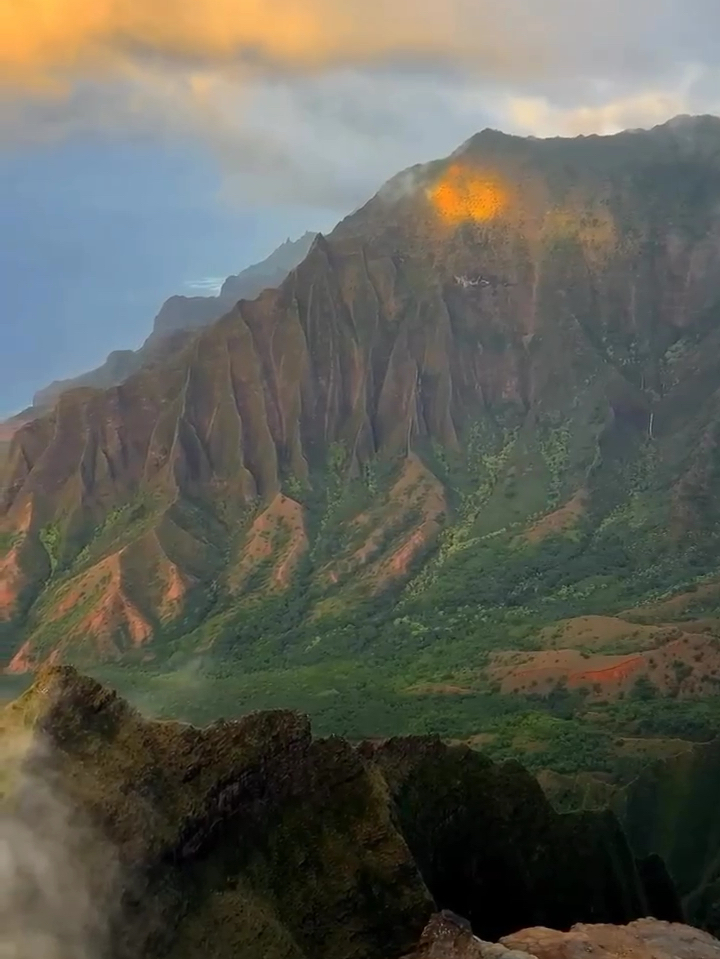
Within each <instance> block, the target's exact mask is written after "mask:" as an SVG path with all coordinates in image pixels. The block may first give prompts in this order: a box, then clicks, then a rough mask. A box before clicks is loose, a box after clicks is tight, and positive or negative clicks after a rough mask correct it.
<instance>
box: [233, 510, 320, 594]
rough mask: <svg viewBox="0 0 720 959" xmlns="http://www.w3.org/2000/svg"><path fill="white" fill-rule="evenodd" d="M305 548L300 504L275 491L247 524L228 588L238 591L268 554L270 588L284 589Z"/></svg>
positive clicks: (303, 521)
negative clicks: (271, 559)
mask: <svg viewBox="0 0 720 959" xmlns="http://www.w3.org/2000/svg"><path fill="white" fill-rule="evenodd" d="M307 548H308V538H307V533H306V532H305V519H304V511H303V508H302V506H301V505H300V503H298V502H297V501H296V500H294V499H290V498H289V497H288V496H284V495H283V494H282V493H278V495H277V496H276V497H275V498H274V499H273V501H272V502H271V503H270V505H269V506H268V507H267V509H266V510H264V511H263V512H262V513H261V514H260V515H259V516H258V517H256V519H255V521H254V522H253V524H252V526H251V527H250V529H249V531H248V533H247V536H246V537H245V540H244V543H243V546H242V549H241V552H240V557H239V560H238V562H237V564H236V566H235V568H234V570H233V571H232V572H231V574H230V577H229V585H230V589H231V590H232V591H233V592H236V593H238V592H241V591H242V588H243V586H244V585H245V583H246V582H247V580H248V578H249V577H250V575H251V573H252V572H253V571H254V570H255V569H256V568H257V566H258V565H259V564H260V563H261V562H262V561H263V560H265V559H268V558H271V557H272V558H273V559H274V565H273V569H272V574H271V583H272V588H274V589H285V588H287V586H289V584H290V581H291V579H292V574H293V573H294V571H295V569H296V567H297V564H298V562H299V561H300V559H301V557H302V555H303V553H304V552H305V551H306V550H307Z"/></svg>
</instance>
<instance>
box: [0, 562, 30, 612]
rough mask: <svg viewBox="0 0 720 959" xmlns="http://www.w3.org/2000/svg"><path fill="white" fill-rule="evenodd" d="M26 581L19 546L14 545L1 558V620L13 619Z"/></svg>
mask: <svg viewBox="0 0 720 959" xmlns="http://www.w3.org/2000/svg"><path fill="white" fill-rule="evenodd" d="M25 582H26V580H25V575H24V573H23V571H22V569H21V568H20V563H19V559H18V548H17V546H14V547H13V548H12V549H11V550H10V552H9V553H7V554H6V555H5V556H3V557H2V559H0V622H3V621H5V622H7V621H8V620H10V619H12V616H13V614H14V612H15V607H16V605H17V601H18V597H19V596H20V593H21V592H22V590H23V587H24V586H25Z"/></svg>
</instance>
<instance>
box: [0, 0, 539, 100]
mask: <svg viewBox="0 0 720 959" xmlns="http://www.w3.org/2000/svg"><path fill="white" fill-rule="evenodd" d="M487 2H489V0H487ZM483 8H484V10H483ZM483 13H485V14H488V16H483ZM510 23H511V18H510V17H509V16H504V15H503V14H501V13H500V14H498V13H497V12H496V11H489V10H488V8H487V3H485V2H478V3H477V4H474V5H472V9H469V8H468V7H467V5H465V4H462V3H461V2H460V0H445V2H443V3H441V2H438V0H394V2H392V3H388V2H387V0H0V85H2V86H4V87H15V88H17V87H21V88H26V89H27V88H29V87H32V86H37V85H38V84H41V85H42V84H44V85H46V86H47V85H48V84H52V83H57V82H59V81H62V80H65V81H67V80H68V79H72V78H73V77H77V76H82V75H86V76H87V75H90V76H95V75H97V73H98V71H101V72H103V73H110V74H111V75H112V74H113V73H114V72H116V71H121V70H123V68H124V65H126V64H127V63H128V62H132V61H137V60H139V59H141V58H142V57H143V56H145V57H152V56H161V57H167V58H174V59H177V60H181V61H187V62H190V63H194V64H197V63H207V62H212V63H217V62H221V61H227V62H229V63H231V62H237V61H238V60H245V61H246V62H250V61H253V62H255V63H257V62H260V63H265V64H270V65H276V66H280V67H282V68H286V69H287V68H289V69H311V68H317V67H325V66H335V65H338V64H341V63H373V62H378V61H380V60H382V59H383V58H388V57H401V58H402V57H418V56H419V57H439V58H443V57H445V58H452V59H453V61H454V62H458V61H468V60H472V61H473V62H474V63H475V65H476V66H479V67H480V68H485V69H487V70H488V71H489V72H492V73H493V74H494V75H501V74H502V73H504V72H506V71H512V72H513V73H517V71H518V70H521V69H527V68H529V69H532V68H533V65H535V66H537V60H538V55H537V50H535V49H534V44H533V43H531V42H530V41H528V43H527V44H525V45H523V43H522V42H521V41H519V40H518V38H517V36H514V37H511V27H510ZM523 46H524V48H523Z"/></svg>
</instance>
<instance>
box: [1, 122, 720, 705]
mask: <svg viewBox="0 0 720 959" xmlns="http://www.w3.org/2000/svg"><path fill="white" fill-rule="evenodd" d="M719 150H720V121H716V120H713V119H711V118H700V119H695V120H690V119H687V120H681V121H677V122H674V123H672V124H669V125H666V126H665V127H661V128H657V129H656V130H653V131H650V132H637V133H625V134H621V135H619V136H616V137H606V138H598V137H590V138H580V139H578V140H572V141H568V140H549V141H538V140H522V139H520V138H515V137H507V136H504V135H502V134H498V133H495V132H492V131H486V132H485V133H483V134H480V135H478V136H477V137H475V138H473V139H472V140H470V141H469V142H468V143H467V144H465V145H464V147H462V148H461V149H460V150H459V151H457V152H456V154H454V155H453V156H452V157H450V158H449V159H447V160H444V161H440V162H438V163H434V164H430V165H428V166H426V167H420V168H417V169H413V170H410V171H407V172H406V173H405V174H402V175H401V176H399V177H398V178H396V179H395V180H393V181H391V182H390V183H389V184H388V185H387V186H386V187H385V188H384V189H383V190H382V191H381V192H380V193H379V194H378V195H377V196H376V197H375V198H373V199H372V200H371V201H370V203H369V204H367V205H366V206H365V207H364V208H362V209H361V210H359V211H358V212H357V213H356V214H353V216H351V217H349V218H348V219H346V220H345V221H343V222H342V223H341V224H340V225H339V226H338V227H337V229H336V230H335V231H334V232H333V234H332V235H331V236H330V237H328V238H318V239H317V240H316V242H315V243H314V244H313V246H312V248H311V250H310V252H309V253H308V255H307V257H306V258H305V260H304V261H303V262H302V263H301V264H300V265H299V266H298V267H297V269H295V270H294V271H293V272H292V273H291V274H290V276H289V277H288V278H287V279H286V280H285V282H284V283H283V284H282V285H281V286H280V287H279V288H278V289H277V290H273V291H267V292H265V293H263V294H262V295H261V296H260V297H259V298H258V299H256V300H255V301H253V302H241V303H240V304H238V306H237V307H236V308H235V309H233V310H232V311H231V312H230V313H228V314H227V316H225V317H224V318H222V319H221V320H220V321H219V322H217V323H216V324H215V325H213V326H212V327H210V328H208V329H207V330H205V331H203V332H202V333H201V334H200V335H199V336H197V337H196V338H195V339H194V340H193V341H192V343H190V344H189V345H188V346H187V347H186V348H185V349H184V350H182V351H180V352H179V353H176V354H175V355H174V356H173V357H172V358H171V359H170V360H168V362H167V363H166V364H165V365H163V366H162V367H158V368H157V369H155V370H154V371H153V372H152V375H149V374H148V373H147V372H143V371H141V372H140V373H138V374H137V375H136V376H134V377H132V378H131V379H130V380H128V381H127V382H126V383H124V384H122V385H120V386H118V387H115V388H113V389H111V390H109V391H106V392H99V391H94V390H84V391H75V392H72V393H69V394H66V395H65V396H63V397H62V399H61V401H60V403H59V404H58V406H57V408H56V409H55V410H54V411H53V412H52V413H51V414H50V415H48V416H47V417H45V418H43V419H41V420H39V421H37V422H35V423H32V424H29V425H28V426H26V427H24V428H23V429H21V430H20V431H18V433H17V434H16V435H15V437H14V439H13V443H12V447H11V449H10V451H9V453H8V455H7V462H6V466H5V468H4V471H3V477H4V480H3V492H2V500H1V502H0V515H2V520H1V522H2V530H3V534H2V535H3V540H2V542H3V543H4V556H3V558H2V559H0V562H1V563H3V564H4V566H3V569H4V570H5V572H4V573H3V576H4V587H3V593H2V616H3V617H4V619H5V621H6V628H5V632H4V635H5V637H6V640H5V642H6V655H7V656H8V657H10V658H12V657H13V656H14V657H15V658H14V660H13V662H14V667H13V668H16V669H19V668H25V667H26V666H28V665H30V664H32V663H33V662H36V661H38V660H42V659H43V658H45V657H46V656H47V655H48V654H49V653H50V652H51V651H52V650H53V649H57V648H58V638H59V637H60V636H61V637H62V642H61V645H62V646H63V647H64V648H63V649H62V650H61V651H60V654H62V655H71V656H72V655H75V656H81V655H86V654H87V655H88V656H90V657H93V656H94V657H97V656H98V655H101V656H102V657H105V658H107V657H117V656H124V655H126V654H128V652H129V653H130V654H132V655H135V653H133V650H135V651H136V653H137V655H139V656H147V655H159V651H158V649H155V648H154V647H153V642H152V639H153V637H155V638H157V637H159V636H161V635H164V634H166V633H167V632H168V630H170V631H173V630H174V631H175V632H176V633H177V632H188V631H189V630H190V629H191V628H192V627H193V626H194V625H195V624H196V623H197V622H198V621H199V620H198V617H200V616H201V615H206V614H207V608H206V607H207V603H208V602H209V600H208V597H209V595H210V593H212V606H213V610H214V611H215V612H217V611H218V610H222V609H229V608H230V607H231V606H233V608H234V607H235V606H236V605H237V602H238V597H242V596H247V595H249V594H250V593H252V592H257V591H258V590H260V592H264V594H265V595H268V594H272V593H273V591H275V592H278V591H284V590H288V589H292V585H293V583H294V582H298V577H300V576H304V577H305V581H306V582H307V583H309V584H311V585H312V591H311V595H312V596H313V597H314V600H313V601H314V603H315V608H314V610H313V613H312V615H313V616H315V617H316V618H317V617H320V618H322V614H323V610H324V609H325V608H326V607H327V605H328V603H329V604H330V605H331V606H334V607H335V608H337V606H338V604H339V605H341V606H344V607H345V608H347V607H348V606H352V604H353V603H356V602H357V601H358V597H361V596H364V597H366V596H368V595H376V594H378V593H382V592H383V591H384V590H386V589H388V588H392V589H397V588H399V587H400V586H401V585H402V584H403V583H405V582H406V581H407V580H408V578H410V577H413V576H415V586H414V589H415V592H414V593H412V590H411V593H410V594H408V595H417V594H418V592H419V591H423V590H424V591H425V592H427V589H428V586H429V585H433V586H434V587H438V589H440V587H439V586H438V584H441V586H442V588H441V589H440V593H441V594H442V595H436V596H435V597H434V599H433V604H434V608H435V609H438V608H440V607H441V606H443V608H447V609H448V610H452V609H454V608H456V607H458V606H462V605H463V603H464V598H463V597H462V596H461V595H460V593H463V595H464V594H466V592H467V580H468V578H470V577H471V578H472V581H473V582H475V581H477V579H478V575H477V573H476V572H475V571H473V573H472V576H471V573H470V568H471V567H473V570H475V567H476V566H477V565H478V564H479V565H480V566H482V563H483V562H484V561H483V560H482V559H480V560H479V559H478V557H479V556H482V555H483V550H487V548H488V547H487V542H488V541H487V537H488V536H489V535H490V534H494V535H496V536H498V537H499V538H498V539H496V540H495V541H494V542H495V543H496V544H498V548H500V546H503V544H504V546H506V547H507V551H506V553H505V554H503V558H502V561H501V562H493V564H492V567H493V576H495V577H496V578H497V576H499V575H500V574H501V573H502V572H503V570H507V569H509V564H511V563H514V564H515V565H516V566H517V567H518V568H517V569H516V570H514V572H513V574H512V577H508V581H509V582H510V581H511V582H512V584H513V585H512V587H511V588H510V590H509V591H510V593H512V594H513V595H512V596H511V599H512V601H513V602H514V604H515V605H517V606H523V607H524V606H527V605H529V604H531V603H532V602H534V601H535V600H534V596H535V595H536V594H537V592H538V591H539V589H540V586H538V585H537V571H538V569H542V567H543V562H544V561H543V560H542V559H538V556H540V555H541V554H543V549H544V544H545V542H546V541H550V543H551V544H552V548H555V549H560V550H566V548H568V544H570V545H572V544H573V543H576V544H577V543H580V546H578V547H577V549H578V551H579V552H584V553H585V554H586V555H590V554H592V556H593V560H592V562H593V563H594V564H596V566H597V565H599V566H601V567H602V566H603V565H604V564H608V563H611V561H612V560H611V556H610V554H611V553H612V552H613V551H616V552H617V544H618V542H619V541H620V540H622V537H623V536H626V535H627V531H628V530H629V529H632V530H633V534H634V544H633V545H630V546H628V547H626V546H625V545H624V543H623V544H621V545H622V549H624V550H625V552H626V555H624V556H623V562H626V561H627V562H628V563H629V564H631V565H632V575H626V576H625V580H626V581H630V580H631V579H632V580H633V581H637V582H638V583H639V585H638V588H637V594H638V596H640V597H644V596H645V594H650V593H651V592H652V590H657V589H658V587H659V585H660V586H663V587H664V588H667V586H668V585H670V580H671V578H672V576H675V577H676V579H678V578H680V579H681V578H682V576H681V574H680V573H678V572H677V571H676V572H675V573H673V572H672V570H671V569H670V565H669V553H668V550H669V549H670V548H671V547H672V546H674V547H675V548H677V549H680V550H681V551H682V556H683V557H684V559H683V563H684V567H683V569H685V568H686V567H687V568H689V567H690V566H692V572H693V573H694V574H698V575H701V574H703V573H706V572H709V571H710V568H711V565H712V564H711V563H710V560H709V559H708V550H709V549H710V546H712V544H713V543H714V540H713V536H714V535H715V534H714V532H713V531H714V529H715V526H714V517H715V510H716V506H715V503H716V498H715V496H714V495H713V491H714V490H715V487H716V481H717V475H718V474H717V463H716V460H717V456H716V452H717V435H716V434H717V431H718V426H717V423H718V403H719V402H720V400H719V399H718V394H717V382H718V380H717V375H718V369H717V356H718V355H719V354H718V350H717V348H716V347H717V341H718V340H719V339H720V324H719V323H718V318H719V317H718V306H719V304H720V271H719V270H718V265H719V264H718V260H719V259H720V252H719V251H720V244H719V243H718V238H719V235H720V216H719V215H718V214H717V212H716V211H717V210H718V209H719V207H718V204H717V199H718V197H720V160H719V159H718V156H719V155H720V154H719V152H718V151H719ZM278 497H281V499H278ZM558 540H560V541H561V545H560V546H558ZM518 544H519V545H518ZM436 546H437V549H435V547H436ZM573 548H574V547H573ZM433 549H435V552H434V556H433V559H432V561H431V562H429V563H426V565H425V569H424V570H423V571H422V572H420V573H419V576H418V570H419V568H420V566H421V565H422V564H423V562H424V561H425V559H426V557H427V556H428V551H429V550H433ZM593 550H594V552H593ZM630 554H631V555H630ZM685 559H687V563H685ZM693 564H694V565H693ZM588 566H589V563H588V562H586V563H585V566H583V564H582V563H574V564H573V570H572V574H571V575H572V576H577V575H580V574H581V573H583V570H585V569H587V567H588ZM595 572H597V570H595ZM636 574H637V576H636ZM567 575H570V574H567ZM583 575H584V574H583ZM653 576H654V577H655V579H654V580H653V579H652V577H653ZM635 577H636V578H635ZM586 578H588V580H592V576H590V575H589V574H588V575H587V577H586ZM491 580H492V577H488V578H484V579H483V582H484V583H485V584H488V585H485V586H484V587H483V589H484V590H485V593H487V594H488V595H487V597H486V603H487V604H489V605H493V606H495V607H497V606H498V605H499V603H498V600H497V598H495V596H494V594H492V589H493V588H494V589H495V591H496V593H497V594H498V596H500V595H501V596H503V602H504V601H505V598H507V596H508V588H507V587H506V586H505V584H504V583H502V584H500V583H498V584H497V585H496V587H492V584H491ZM556 580H557V577H556ZM554 582H555V585H558V586H559V585H567V584H566V583H560V582H559V581H557V582H556V581H554ZM100 584H104V585H100ZM210 584H212V590H209V589H208V587H209V585H210ZM533 584H535V585H533ZM571 585H572V584H571ZM588 588H589V589H590V590H591V591H592V589H593V588H594V587H593V586H592V585H591V586H590V587H588ZM437 591H438V590H437V589H436V593H437ZM305 592H306V593H307V590H306V591H305ZM456 594H457V595H456ZM491 594H492V595H491ZM308 595H310V594H308ZM578 595H588V594H587V591H586V593H582V590H581V589H578ZM478 600H479V601H480V602H482V601H483V598H482V596H478ZM615 602H616V603H619V602H621V599H620V598H618V599H616V600H615ZM203 604H205V606H203ZM598 604H599V600H598V598H597V596H595V595H593V597H592V603H591V604H588V605H592V606H593V608H594V610H595V611H597V610H598ZM576 606H579V607H580V609H579V611H580V612H582V611H583V610H582V607H581V604H579V603H577V604H576ZM201 607H202V609H203V610H204V612H202V610H201ZM620 608H622V607H620ZM600 609H602V606H600ZM8 624H9V625H8ZM93 637H94V639H93ZM683 642H684V644H685V645H684V646H683ZM683 642H681V643H680V645H681V646H682V649H680V650H679V652H678V651H677V650H676V651H674V652H673V656H671V659H670V660H668V662H667V663H664V665H663V666H662V669H660V668H659V667H652V666H651V665H650V664H649V663H648V662H647V658H642V657H640V658H638V657H625V658H623V657H620V659H621V660H622V661H621V662H618V661H616V660H617V657H615V658H612V657H610V658H608V661H607V662H606V661H605V660H604V659H603V660H602V661H599V662H598V663H597V664H595V667H594V668H592V669H589V670H585V671H584V672H583V671H581V670H576V672H577V674H578V675H577V677H576V679H573V682H575V681H576V682H577V684H578V685H584V684H585V685H590V686H591V685H593V684H594V683H596V682H598V681H600V682H601V683H602V682H604V680H605V678H606V677H607V676H608V675H610V674H612V677H613V682H617V684H619V685H618V688H623V684H631V683H632V682H634V681H635V680H636V679H637V677H638V676H639V675H646V674H647V675H651V678H653V681H657V682H658V683H659V684H662V683H663V682H668V683H669V682H670V679H669V678H666V677H665V673H664V672H663V670H665V671H669V673H668V675H670V674H671V673H672V670H671V660H672V661H674V660H675V659H678V658H680V659H682V658H683V657H685V656H687V657H688V658H692V656H693V655H694V654H695V653H696V652H697V650H696V648H695V645H693V644H694V643H695V644H696V643H697V642H701V644H702V643H705V645H706V646H707V645H708V643H709V640H708V638H707V637H706V636H705V635H704V634H703V636H702V637H701V640H699V641H698V640H692V642H691V641H690V640H683ZM93 643H94V645H93ZM708 648H709V647H708ZM137 651H139V652H137ZM626 659H627V662H626V661H625V660H626ZM663 662H664V661H663ZM495 665H496V667H497V670H499V672H498V678H499V679H500V681H501V682H505V678H504V677H505V673H504V672H503V671H502V670H503V663H499V664H495ZM536 665H541V664H530V667H531V669H532V668H535V666H536ZM652 668H656V671H657V670H658V669H659V672H657V675H655V674H653V673H652ZM608 670H610V673H608ZM567 671H568V672H571V670H570V667H567ZM661 672H662V675H660V673H661ZM585 673H587V676H586V675H585ZM598 677H599V680H598ZM555 678H557V677H555ZM696 679H697V683H699V685H697V683H696V685H697V689H700V687H702V685H703V683H704V682H705V679H704V678H703V677H700V678H697V677H696ZM511 681H512V680H511ZM695 688H696V687H694V686H693V685H692V683H691V682H688V681H685V684H684V686H683V690H682V691H683V693H685V692H687V693H688V694H689V693H691V692H692V690H693V689H695Z"/></svg>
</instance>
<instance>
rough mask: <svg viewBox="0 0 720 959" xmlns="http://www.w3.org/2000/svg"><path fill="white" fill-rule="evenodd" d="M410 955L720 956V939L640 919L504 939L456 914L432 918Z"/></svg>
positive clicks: (538, 958) (450, 958)
mask: <svg viewBox="0 0 720 959" xmlns="http://www.w3.org/2000/svg"><path fill="white" fill-rule="evenodd" d="M405 959H720V941H718V940H717V939H714V938H713V937H712V936H710V935H708V933H705V932H700V931H699V930H697V929H693V928H692V927H690V926H685V925H682V924H680V923H668V922H660V921H658V920H657V919H640V920H637V921H636V922H632V923H630V924H629V925H626V926H612V925H576V926H574V927H573V928H572V929H571V930H570V931H569V932H558V931H556V930H555V929H547V928H545V927H542V926H540V927H535V928H533V929H524V930H522V932H518V933H515V934H514V935H512V936H507V937H505V938H504V939H503V940H502V941H501V942H499V943H491V942H483V941H482V940H480V939H478V938H477V937H476V936H473V934H472V932H471V931H470V930H469V928H468V927H467V926H466V925H465V924H464V922H463V920H461V919H459V918H458V917H457V916H453V915H452V914H448V913H444V914H440V915H436V916H433V918H432V919H431V920H430V922H429V923H428V925H427V927H426V928H425V931H424V932H423V935H422V937H421V939H420V943H419V945H418V947H417V949H415V950H414V951H413V952H412V953H410V954H409V955H408V956H406V957H405Z"/></svg>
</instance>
